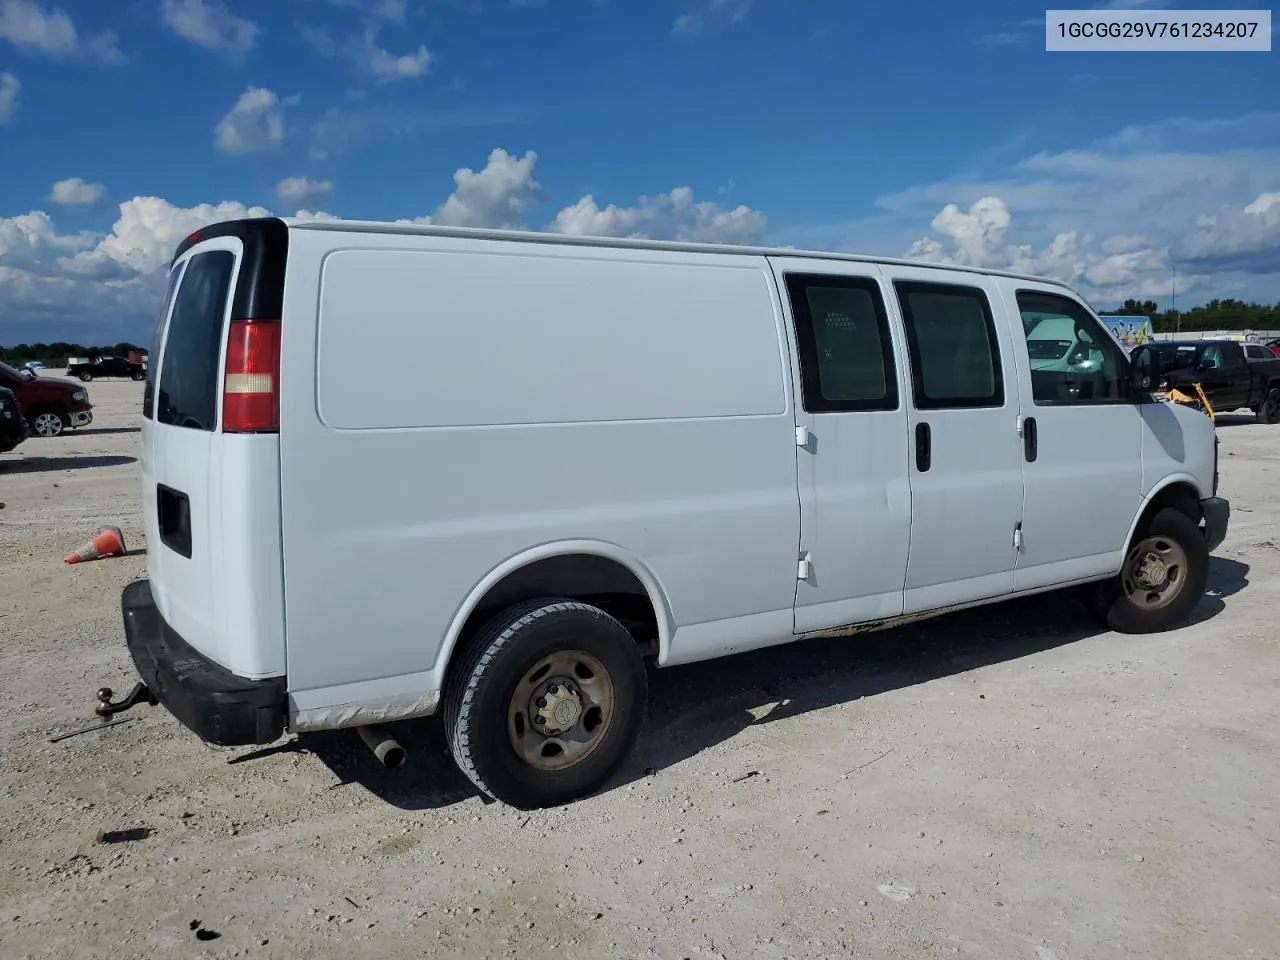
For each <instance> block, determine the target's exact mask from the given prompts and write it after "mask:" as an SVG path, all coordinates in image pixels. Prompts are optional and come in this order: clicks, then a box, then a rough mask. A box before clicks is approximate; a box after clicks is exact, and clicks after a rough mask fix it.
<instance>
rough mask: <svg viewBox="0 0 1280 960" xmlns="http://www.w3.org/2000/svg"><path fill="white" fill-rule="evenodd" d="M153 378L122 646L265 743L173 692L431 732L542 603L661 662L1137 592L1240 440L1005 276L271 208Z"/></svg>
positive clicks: (199, 283)
mask: <svg viewBox="0 0 1280 960" xmlns="http://www.w3.org/2000/svg"><path fill="white" fill-rule="evenodd" d="M264 237H265V239H264ZM214 268H216V269H214ZM272 271H275V273H276V274H278V275H276V276H272ZM211 278H212V279H211ZM273 287H274V288H276V293H275V295H274V306H275V309H276V310H278V316H257V317H254V316H245V315H244V314H246V313H252V312H253V311H254V310H255V309H257V310H263V309H267V310H270V309H271V306H272V302H273V296H272V294H271V292H270V291H271V289H272V288H273ZM264 290H266V291H267V292H266V293H264ZM188 294H189V295H188ZM255 298H256V299H255ZM1020 298H1022V300H1021V301H1020ZM1020 302H1022V303H1024V304H1030V305H1032V306H1034V307H1035V310H1036V311H1037V313H1036V318H1037V322H1038V321H1039V319H1040V315H1041V314H1043V313H1045V311H1046V310H1047V311H1049V312H1050V313H1054V312H1055V311H1057V312H1058V313H1060V316H1061V318H1066V317H1074V318H1077V319H1076V320H1075V322H1074V323H1075V328H1076V330H1077V331H1080V330H1083V331H1084V333H1083V334H1081V336H1084V338H1085V339H1086V340H1088V339H1093V340H1094V342H1095V343H1096V345H1097V347H1096V349H1087V350H1085V351H1083V354H1082V355H1084V356H1085V357H1086V358H1088V359H1089V360H1090V362H1089V363H1087V364H1086V366H1087V367H1090V368H1091V369H1092V371H1093V372H1092V374H1090V373H1089V372H1088V371H1086V372H1085V373H1084V374H1073V373H1072V371H1071V369H1069V368H1068V367H1067V365H1066V364H1065V361H1064V362H1063V363H1049V364H1048V366H1049V367H1051V368H1053V369H1049V370H1044V369H1038V370H1033V363H1032V361H1031V360H1030V358H1029V356H1028V348H1027V339H1026V334H1025V332H1024V323H1023V321H1022V319H1021V317H1022V311H1021V310H1020ZM263 304H266V306H265V307H264V306H263ZM237 312H239V313H240V314H241V315H240V316H237ZM188 314H191V315H192V316H194V315H196V314H201V315H202V316H203V318H204V319H203V320H201V321H199V322H202V323H204V324H205V325H206V327H207V329H206V328H203V327H202V328H200V329H201V330H203V331H204V332H202V333H201V334H200V336H199V337H197V338H196V339H198V340H199V341H200V342H199V343H196V344H194V345H193V344H192V343H190V342H189V341H190V340H191V339H192V334H191V333H190V331H191V330H195V329H196V328H197V327H196V326H195V325H193V323H194V322H193V321H191V320H190V319H189V318H188V316H187V315H188ZM1082 317H1083V318H1085V319H1079V318H1082ZM1061 318H1060V319H1059V320H1058V321H1056V322H1057V324H1058V326H1063V324H1064V323H1065V325H1066V326H1067V327H1068V328H1070V327H1072V325H1073V324H1072V321H1068V320H1063V319H1061ZM245 320H249V321H253V320H263V321H268V322H270V321H277V320H278V337H279V341H278V361H277V362H278V370H277V371H273V372H269V373H268V377H270V375H272V373H273V374H274V376H275V380H274V382H272V383H270V385H269V387H268V389H269V390H270V391H272V392H273V399H272V401H271V402H273V403H274V404H275V410H276V412H277V414H278V420H277V422H275V423H272V424H268V425H267V426H266V428H265V429H260V430H252V429H250V430H245V431H232V430H229V429H225V428H226V427H227V426H228V425H227V424H224V423H223V420H222V418H223V417H224V416H225V415H226V409H227V408H226V403H227V401H228V396H227V395H226V394H227V392H228V391H230V390H231V389H232V388H231V387H230V386H228V385H229V384H231V383H232V381H233V379H234V382H235V383H236V384H243V383H247V382H249V380H248V379H247V378H251V375H250V374H245V373H243V372H242V373H233V372H232V371H231V370H230V368H229V367H228V364H229V363H230V362H232V358H231V357H230V356H229V352H230V346H229V341H231V340H232V339H233V336H239V334H235V335H233V336H229V335H228V333H227V331H228V329H230V328H231V327H232V325H233V323H234V322H235V321H245ZM1090 320H1091V322H1092V324H1093V326H1092V327H1089V325H1088V322H1089V321H1090ZM184 325H185V326H184ZM806 325H807V329H808V330H809V332H808V333H805V329H806ZM180 327H181V329H179V328H180ZM188 328H189V329H188ZM184 331H185V332H184ZM1054 336H1055V337H1059V338H1060V339H1063V340H1071V341H1072V343H1073V345H1076V346H1078V344H1077V342H1076V340H1075V339H1074V338H1073V336H1072V334H1071V333H1070V332H1068V333H1066V334H1054ZM201 338H202V339H201ZM171 345H172V347H171ZM184 351H185V353H184ZM842 351H843V353H842ZM1051 352H1052V351H1051ZM1063 352H1064V354H1065V350H1064V351H1063ZM1104 355H1105V362H1104V363H1102V364H1101V366H1103V367H1106V368H1107V370H1104V371H1102V372H1099V371H1098V370H1097V369H1096V368H1097V367H1098V366H1099V363H1098V362H1097V361H1098V360H1100V359H1102V358H1104ZM152 356H153V357H154V358H155V362H154V363H152V364H150V369H149V373H148V376H149V378H150V379H149V382H148V404H149V406H148V410H147V414H146V418H145V419H144V421H143V428H142V429H143V433H142V439H143V457H142V468H143V491H144V501H145V506H146V520H147V534H148V541H149V552H148V581H146V582H143V583H144V584H145V590H146V592H147V594H149V596H142V595H141V594H139V593H138V590H141V589H144V588H143V587H137V588H134V594H133V595H132V597H129V596H126V600H125V614H126V627H127V628H130V629H132V630H133V631H134V632H138V633H145V632H146V631H147V630H151V631H152V632H153V633H154V632H156V631H163V632H164V633H165V635H166V636H169V637H170V638H171V639H172V638H173V636H174V635H176V637H177V638H180V640H179V639H172V644H179V643H180V642H181V643H185V644H186V645H188V647H189V650H188V647H182V650H183V651H184V655H185V656H186V657H187V658H188V659H189V660H190V659H198V660H207V661H208V666H209V669H210V670H213V671H215V672H217V673H218V677H220V678H221V679H220V680H219V681H218V682H219V683H224V686H225V683H230V682H231V681H229V680H228V679H227V678H228V677H231V678H242V679H243V680H244V681H246V683H249V682H260V683H264V684H267V686H266V687H264V689H267V690H269V691H270V690H274V691H276V692H277V693H278V694H279V695H280V703H279V706H278V714H279V722H278V723H276V722H275V721H273V720H271V719H270V718H268V719H266V720H264V721H260V722H259V724H258V726H257V727H255V728H254V732H253V734H252V735H251V736H250V735H237V734H236V733H234V732H229V731H228V730H226V729H223V730H221V731H220V732H219V731H218V730H214V731H213V732H212V733H210V730H211V729H212V728H210V727H208V726H207V725H205V726H203V727H202V726H200V725H199V724H197V723H193V721H192V714H193V711H194V712H199V708H198V705H194V706H193V705H192V704H191V703H187V704H185V705H181V706H178V707H175V706H174V705H173V704H172V703H170V698H167V697H166V696H164V695H162V696H161V698H160V699H161V701H162V702H165V703H166V705H169V706H170V708H171V709H174V712H175V713H177V714H178V715H179V716H180V717H182V718H183V719H184V722H187V723H188V725H191V726H192V727H193V729H196V730H197V732H200V733H201V735H202V736H205V737H206V739H221V740H224V741H226V740H232V741H234V740H237V739H239V740H241V741H244V742H256V741H261V740H262V739H264V738H268V739H269V738H272V737H274V736H277V735H278V734H279V733H280V732H281V727H283V729H284V730H288V731H308V730H319V729H332V728H338V727H348V726H361V725H368V724H373V723H382V722H384V721H391V720H396V719H403V718H409V717H417V716H422V715H427V714H431V713H433V712H435V711H436V710H437V708H438V706H439V705H440V702H441V697H442V694H443V692H444V691H445V687H446V683H447V680H448V677H449V671H450V668H451V664H453V663H454V661H455V654H456V653H457V651H458V649H459V647H460V645H461V644H462V643H464V642H465V641H466V638H467V637H469V636H472V635H474V634H475V631H476V628H477V625H478V624H480V623H482V622H483V620H484V618H485V617H487V616H491V615H492V614H493V612H494V611H496V610H499V609H502V608H503V607H504V606H507V605H510V604H511V603H513V602H516V601H519V600H524V599H527V598H529V597H535V596H543V595H545V596H553V597H573V598H585V599H586V600H588V601H590V602H595V601H596V600H598V601H599V605H600V606H602V607H603V608H604V609H606V610H608V611H611V612H616V614H617V616H618V618H619V620H621V621H622V622H625V623H626V624H627V626H628V628H629V629H631V630H632V631H633V633H634V634H635V636H636V640H637V643H638V644H639V645H640V648H641V650H643V651H646V652H651V653H652V654H653V655H655V656H656V661H657V664H658V665H659V666H664V667H665V666H671V665H675V664H683V663H689V662H692V661H697V660H703V659H707V658H711V657H719V656H723V655H726V654H731V653H736V652H740V651H745V650H751V649H754V648H758V647H762V646H766V645H770V644H779V643H786V642H789V641H793V640H796V639H799V638H803V637H810V636H816V635H824V634H826V635H831V634H840V633H852V632H856V631H857V630H859V629H865V628H868V627H881V626H886V625H892V624H894V623H899V622H903V621H904V620H910V619H915V618H918V617H920V616H925V615H932V614H935V613H938V612H942V611H946V610H950V609H955V608H957V607H963V606H970V605H975V604H980V603H987V602H993V601H999V600H1003V599H1007V598H1010V597H1015V596H1023V595H1026V594H1031V593H1036V592H1040V591H1045V590H1050V589H1056V588H1060V587H1066V586H1070V585H1074V584H1083V583H1088V582H1090V581H1103V580H1108V579H1109V578H1115V577H1117V575H1118V574H1120V573H1121V571H1122V566H1123V564H1124V563H1125V560H1126V552H1127V551H1128V550H1129V547H1130V545H1131V541H1132V540H1133V538H1134V535H1135V531H1136V530H1137V529H1138V528H1139V524H1140V523H1141V522H1142V521H1143V518H1144V517H1149V516H1150V515H1151V513H1152V511H1153V510H1154V509H1156V508H1157V507H1163V506H1169V505H1176V506H1179V508H1181V509H1184V510H1185V511H1186V512H1187V513H1188V515H1189V516H1190V517H1191V518H1192V519H1193V520H1194V521H1195V522H1196V523H1197V524H1203V536H1204V537H1205V539H1206V540H1207V541H1208V548H1209V549H1212V547H1214V546H1216V545H1217V543H1219V542H1221V539H1222V537H1223V536H1225V531H1226V513H1227V507H1226V504H1225V501H1221V500H1219V499H1218V498H1217V497H1216V489H1215V488H1216V467H1217V464H1216V459H1217V454H1216V439H1215V435H1214V429H1213V424H1212V422H1211V420H1210V419H1208V418H1207V417H1205V416H1204V415H1202V414H1201V413H1199V412H1197V411H1194V410H1191V409H1188V408H1184V407H1180V406H1176V405H1172V404H1169V403H1162V402H1156V401H1155V400H1154V399H1153V398H1151V397H1150V396H1132V397H1129V396H1126V397H1120V396H1118V395H1116V394H1115V391H1116V390H1122V389H1128V388H1127V386H1125V387H1123V388H1122V387H1116V386H1114V385H1112V386H1106V385H1105V384H1104V383H1103V380H1102V379H1097V380H1096V381H1095V380H1087V377H1088V376H1094V377H1096V378H1105V377H1107V376H1110V377H1111V378H1112V380H1116V379H1117V378H1119V379H1120V380H1122V381H1123V382H1124V383H1125V384H1127V383H1128V380H1129V377H1130V373H1129V370H1128V366H1127V362H1128V361H1127V359H1126V357H1125V353H1124V351H1123V350H1122V349H1121V348H1120V347H1119V346H1117V345H1116V344H1115V343H1114V341H1113V340H1112V338H1111V337H1110V335H1109V334H1108V333H1107V332H1106V330H1105V328H1104V327H1103V326H1102V324H1101V323H1100V322H1099V321H1097V319H1096V316H1095V315H1094V314H1093V312H1092V311H1091V310H1090V309H1089V308H1088V307H1087V306H1086V305H1085V304H1084V302H1083V301H1082V300H1081V299H1080V298H1079V297H1078V296H1077V295H1076V294H1074V293H1073V292H1072V291H1071V290H1070V289H1068V288H1067V287H1065V286H1063V285H1062V284H1059V283H1057V282H1054V281H1051V280H1045V279H1037V278H1033V277H1024V276H1017V275H1013V274H1006V273H1000V272H997V271H990V270H975V269H961V268H957V267H950V266H933V265H925V264H922V263H918V262H911V261H896V260H884V259H873V258H863V257H855V256H848V255H834V254H808V253H799V252H796V251H792V250H771V249H756V248H737V247H719V246H707V245H694V244H676V243H658V242H645V241H638V240H605V239H587V238H571V237H562V236H555V235H545V234H528V233H513V232H494V231H475V230H462V229H449V228H440V227H419V226H407V225H398V224H374V223H356V222H343V221H337V222H323V223H293V222H284V221H276V220H267V221H240V222H237V223H233V224H224V225H220V226H218V227H215V228H213V229H210V230H206V231H201V232H199V233H198V234H197V235H193V237H192V238H190V239H189V240H188V241H187V242H186V243H184V244H183V246H182V247H181V248H180V251H179V254H178V256H177V258H176V259H175V261H174V266H173V288H171V291H170V296H169V297H168V298H167V299H166V302H165V307H164V310H163V311H162V314H161V316H160V318H159V322H158V326H157V337H156V348H155V349H154V351H153V353H152ZM371 356H372V357H376V358H379V362H378V363H377V365H375V366H370V365H369V364H368V362H367V360H366V359H365V358H368V357H371ZM1044 366H1045V364H1043V363H1042V364H1040V367H1041V368H1042V367H1044ZM1108 370H1109V371H1110V372H1109V373H1108V372H1107V371H1108ZM1033 373H1034V374H1035V377H1039V378H1053V377H1056V378H1058V379H1056V380H1053V379H1045V380H1043V381H1041V380H1035V379H1033ZM224 374H225V375H224ZM1073 376H1082V377H1086V380H1080V381H1077V380H1072V379H1071V378H1072V377H1073ZM827 380H830V381H831V383H832V384H834V386H832V387H831V388H830V389H828V388H827V386H826V381H827ZM1109 382H1110V381H1108V383H1109ZM1081 383H1084V384H1085V385H1084V386H1081ZM234 389H237V390H238V389H241V387H239V386H237V387H235V388H234ZM1104 390H1110V391H1111V394H1109V395H1106V396H1103V395H1101V394H1100V393H1096V391H1104ZM824 391H825V393H824ZM966 391H968V393H971V394H972V396H966V395H964V394H965V393H966ZM1038 391H1039V393H1038ZM1054 391H1057V393H1054ZM1073 391H1076V392H1075V393H1073ZM1081 391H1083V393H1084V394H1089V395H1082V394H1081ZM1090 391H1095V393H1093V394H1090ZM1140 393H1141V391H1140ZM1040 394H1044V396H1046V397H1049V399H1048V401H1045V399H1044V397H1040V399H1037V398H1038V397H1039V396H1040ZM1049 394H1053V396H1049ZM807 397H808V398H810V399H812V402H807ZM593 598H594V599H593ZM144 608H145V609H144ZM152 608H154V610H152ZM140 611H141V612H140ZM131 618H132V620H133V621H135V624H134V626H133V627H130V621H131ZM139 618H141V619H139ZM148 618H150V619H148ZM143 621H146V622H145V623H143ZM138 623H141V624H142V625H141V626H138V625H137V624H138ZM148 624H150V626H148ZM142 642H143V641H138V643H142ZM130 644H131V647H134V646H136V644H135V639H134V637H133V636H132V634H131V635H130ZM172 644H171V645H172ZM191 651H194V654H192V653H191ZM139 656H140V655H139V654H138V653H137V652H136V651H135V659H136V660H137V659H139ZM141 656H142V659H143V660H146V661H147V663H146V664H144V663H143V662H142V661H140V662H139V667H140V670H141V671H142V673H143V677H144V679H148V682H150V683H151V684H152V685H153V687H154V686H156V685H164V683H163V680H162V679H161V678H160V677H159V676H158V675H157V672H156V671H159V670H162V667H161V666H156V665H155V663H152V662H151V661H152V660H154V659H156V658H162V657H163V656H164V654H163V653H153V654H142V655H141ZM148 657H150V658H151V660H148ZM170 672H171V673H172V672H173V669H172V668H171V669H170ZM178 672H179V673H181V670H179V671H178ZM198 672H199V671H198V670H197V673H198ZM188 680H190V678H189V677H188ZM197 680H198V678H197ZM197 680H191V682H190V683H186V681H181V680H180V681H178V682H175V681H174V680H173V679H172V677H171V678H170V680H169V682H168V686H169V687H175V686H183V685H184V684H185V685H186V688H187V692H186V694H185V696H187V697H188V698H189V699H191V698H195V699H199V698H200V697H201V696H203V694H201V693H200V692H199V689H198V688H199V686H200V683H199V682H197ZM201 682H203V681H201ZM210 682H212V681H210ZM214 685H215V686H217V683H215V684H214ZM232 685H233V686H234V683H232ZM193 689H194V690H196V692H195V693H193V692H192V690H193ZM220 689H221V688H220ZM273 695H274V694H273ZM232 699H234V697H232ZM264 702H265V701H264ZM275 709H276V708H275V707H271V708H270V709H268V708H267V707H263V706H262V702H260V703H259V704H258V710H259V713H260V714H261V713H262V711H263V710H267V712H268V713H270V712H271V710H275ZM272 715H273V716H274V714H272ZM215 726H216V725H215Z"/></svg>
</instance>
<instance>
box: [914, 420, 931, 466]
mask: <svg viewBox="0 0 1280 960" xmlns="http://www.w3.org/2000/svg"><path fill="white" fill-rule="evenodd" d="M932 465H933V436H932V432H931V431H930V429H929V425H928V424H927V423H917V424H916V469H917V470H919V471H920V472H921V473H927V472H928V470H929V467H931V466H932Z"/></svg>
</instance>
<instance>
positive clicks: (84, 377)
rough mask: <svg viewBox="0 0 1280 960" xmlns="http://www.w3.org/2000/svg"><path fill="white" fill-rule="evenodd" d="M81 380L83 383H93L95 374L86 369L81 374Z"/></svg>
mask: <svg viewBox="0 0 1280 960" xmlns="http://www.w3.org/2000/svg"><path fill="white" fill-rule="evenodd" d="M80 382H81V383H93V374H92V373H89V371H87V370H86V371H84V372H83V373H81V374H80Z"/></svg>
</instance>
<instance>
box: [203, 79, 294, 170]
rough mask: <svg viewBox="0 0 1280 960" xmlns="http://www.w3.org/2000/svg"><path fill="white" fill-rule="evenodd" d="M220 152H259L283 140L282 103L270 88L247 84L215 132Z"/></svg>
mask: <svg viewBox="0 0 1280 960" xmlns="http://www.w3.org/2000/svg"><path fill="white" fill-rule="evenodd" d="M214 136H215V140H216V142H217V145H218V149H219V150H221V151H222V152H223V153H230V154H242V153H260V152H263V151H267V150H275V149H276V148H278V147H279V146H280V144H282V143H283V142H284V104H283V103H282V102H281V100H280V98H279V97H278V96H277V95H276V94H275V93H274V92H273V91H271V90H267V89H264V88H263V87H250V88H249V89H248V90H246V91H245V92H244V93H243V94H242V95H241V96H240V99H239V100H237V101H236V104H235V106H234V107H232V108H231V110H230V112H229V113H227V115H226V116H225V117H223V118H222V120H221V121H219V123H218V126H217V128H216V129H215V131H214Z"/></svg>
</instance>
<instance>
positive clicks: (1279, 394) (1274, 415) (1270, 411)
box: [1257, 387, 1280, 423]
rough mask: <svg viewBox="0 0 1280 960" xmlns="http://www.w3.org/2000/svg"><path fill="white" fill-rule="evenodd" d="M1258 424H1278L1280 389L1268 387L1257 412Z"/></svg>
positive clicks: (1279, 418) (1279, 417)
mask: <svg viewBox="0 0 1280 960" xmlns="http://www.w3.org/2000/svg"><path fill="white" fill-rule="evenodd" d="M1257 415H1258V422H1259V423H1280V387H1268V388H1267V393H1266V395H1265V396H1264V397H1263V398H1262V403H1261V404H1260V405H1259V406H1258V410H1257Z"/></svg>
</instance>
